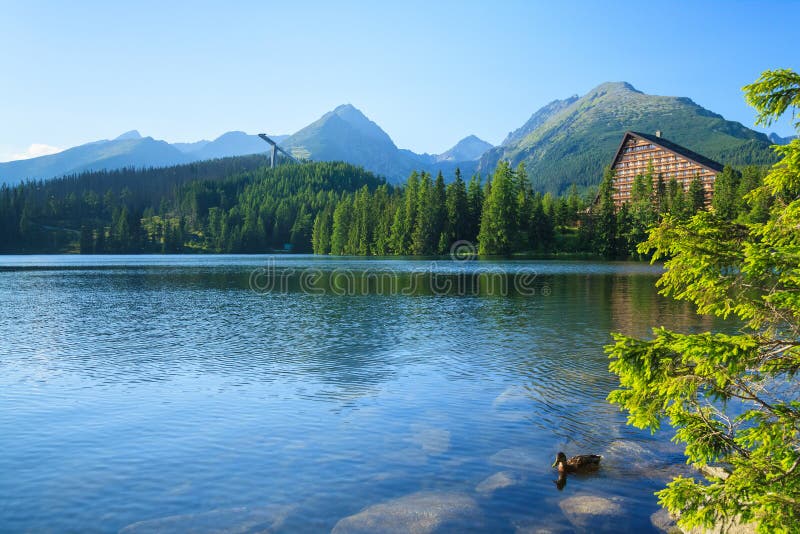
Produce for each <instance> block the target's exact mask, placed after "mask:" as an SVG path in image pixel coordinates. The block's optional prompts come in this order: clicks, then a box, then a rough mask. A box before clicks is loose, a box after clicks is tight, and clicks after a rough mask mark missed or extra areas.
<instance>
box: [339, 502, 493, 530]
mask: <svg viewBox="0 0 800 534" xmlns="http://www.w3.org/2000/svg"><path fill="white" fill-rule="evenodd" d="M480 519H481V515H480V509H479V508H478V505H477V503H476V502H475V500H474V499H473V498H472V497H469V496H468V495H464V494H462V493H448V492H419V493H414V494H411V495H407V496H405V497H400V498H399V499H394V500H391V501H387V502H385V503H380V504H375V505H372V506H370V507H368V508H366V509H364V510H362V511H361V512H359V513H357V514H355V515H351V516H348V517H345V518H344V519H341V520H340V521H339V522H338V523H336V526H335V527H333V531H332V534H357V533H362V532H363V533H372V532H385V533H388V534H392V533H401V532H402V533H410V534H427V533H430V532H436V531H437V530H439V529H441V528H443V527H447V528H450V529H457V530H460V531H464V530H474V529H475V528H476V526H480Z"/></svg>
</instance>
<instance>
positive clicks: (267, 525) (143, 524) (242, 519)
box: [120, 505, 294, 534]
mask: <svg viewBox="0 0 800 534" xmlns="http://www.w3.org/2000/svg"><path fill="white" fill-rule="evenodd" d="M293 508H294V507H293V506H283V505H275V506H259V507H253V508H248V507H241V508H224V509H219V510H211V511H210V512H202V513H199V514H186V515H173V516H168V517H161V518H157V519H149V520H147V521H139V522H138V523H133V524H131V525H128V526H127V527H125V528H123V529H122V530H120V534H146V533H151V532H152V533H156V532H185V533H194V532H197V533H199V532H203V533H206V534H210V533H215V534H222V533H225V534H237V533H245V532H263V533H269V532H275V531H277V530H278V529H279V528H280V527H281V525H283V522H284V521H285V520H286V517H287V516H288V515H289V513H290V512H291V511H292V509H293Z"/></svg>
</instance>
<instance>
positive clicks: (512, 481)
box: [475, 471, 521, 495]
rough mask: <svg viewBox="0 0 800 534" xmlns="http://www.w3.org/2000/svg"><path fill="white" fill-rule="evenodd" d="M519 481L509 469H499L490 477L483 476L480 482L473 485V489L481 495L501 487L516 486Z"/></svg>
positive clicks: (488, 493)
mask: <svg viewBox="0 0 800 534" xmlns="http://www.w3.org/2000/svg"><path fill="white" fill-rule="evenodd" d="M520 482H521V480H520V478H519V476H517V475H515V474H514V473H511V472H509V471H500V472H499V473H495V474H493V475H491V476H490V477H487V478H485V479H484V480H483V481H482V482H481V483H480V484H478V485H477V486H475V491H476V492H477V493H480V494H482V495H491V494H492V493H494V492H495V491H497V490H499V489H501V488H507V487H509V486H516V485H517V484H519V483H520Z"/></svg>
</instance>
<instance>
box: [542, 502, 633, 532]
mask: <svg viewBox="0 0 800 534" xmlns="http://www.w3.org/2000/svg"><path fill="white" fill-rule="evenodd" d="M620 501H621V499H620V498H619V497H612V498H610V499H607V498H605V497H597V496H594V495H576V496H575V497H570V498H568V499H564V500H563V501H561V502H560V503H558V505H559V506H560V507H561V511H562V512H564V515H565V516H566V517H567V519H568V520H569V522H570V523H572V524H573V525H574V526H575V527H576V528H579V529H586V530H589V531H592V530H608V531H612V530H614V527H615V523H617V522H618V521H619V515H620V514H622V506H621V505H620ZM619 526H620V525H618V524H617V525H616V527H617V528H618V527H619Z"/></svg>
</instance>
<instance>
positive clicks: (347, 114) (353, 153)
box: [281, 104, 488, 183]
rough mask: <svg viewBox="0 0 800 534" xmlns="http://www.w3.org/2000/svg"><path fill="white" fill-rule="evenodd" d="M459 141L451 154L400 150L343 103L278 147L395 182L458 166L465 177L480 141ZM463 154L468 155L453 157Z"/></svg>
mask: <svg viewBox="0 0 800 534" xmlns="http://www.w3.org/2000/svg"><path fill="white" fill-rule="evenodd" d="M471 137H474V136H471ZM475 141H477V143H476V142H475ZM462 142H463V143H464V145H463V146H462V147H459V145H456V146H455V147H453V149H451V150H450V151H448V152H451V151H452V154H448V153H447V152H446V153H445V154H442V155H432V154H417V153H415V152H412V151H410V150H405V149H400V148H397V145H395V144H394V141H392V139H391V137H389V135H388V134H387V133H386V132H384V131H383V130H382V129H381V127H380V126H378V125H377V124H375V123H374V122H373V121H371V120H369V119H368V118H367V117H366V116H365V115H364V114H363V113H362V112H361V111H360V110H358V109H357V108H355V107H354V106H352V105H351V104H344V105H341V106H338V107H337V108H336V109H334V110H333V111H329V112H328V113H325V114H324V115H323V116H322V117H320V118H319V119H318V120H316V121H314V122H313V123H311V124H309V125H308V126H306V127H305V128H303V129H302V130H300V131H299V132H297V133H295V134H294V135H291V136H289V137H288V138H287V139H285V140H283V141H282V142H281V146H282V147H283V148H284V149H285V150H287V151H288V152H290V153H292V154H293V155H294V156H295V157H300V158H310V159H313V160H316V161H337V160H340V161H346V162H348V163H352V164H355V165H360V166H362V167H364V168H365V169H367V170H369V171H372V172H374V173H376V174H379V175H382V176H384V177H386V178H387V180H389V181H390V182H394V183H399V182H404V181H405V180H406V179H407V178H408V175H409V174H411V172H413V171H415V170H417V171H420V170H424V171H427V172H430V173H431V174H436V173H438V172H442V173H443V174H444V175H445V177H446V178H447V179H451V178H452V177H453V174H454V172H455V169H456V167H459V168H461V171H462V174H464V175H466V176H469V175H470V174H471V173H472V172H474V171H475V169H476V167H477V157H476V156H475V151H476V150H477V149H478V148H476V147H479V145H480V144H481V143H484V142H483V141H481V140H480V139H478V138H477V137H475V138H474V140H472V139H470V138H469V137H468V138H467V139H465V140H463V141H462ZM459 144H461V143H459ZM486 144H487V145H488V143H486ZM457 148H458V150H456V149H457ZM464 155H466V156H469V157H468V158H467V159H465V160H458V159H457V158H458V157H460V156H464Z"/></svg>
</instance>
